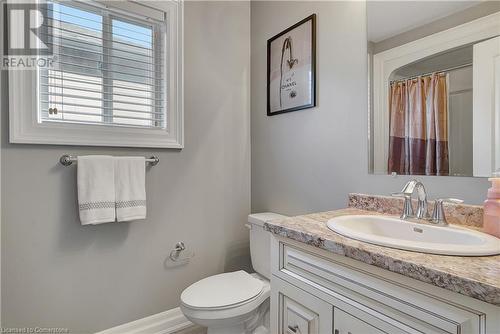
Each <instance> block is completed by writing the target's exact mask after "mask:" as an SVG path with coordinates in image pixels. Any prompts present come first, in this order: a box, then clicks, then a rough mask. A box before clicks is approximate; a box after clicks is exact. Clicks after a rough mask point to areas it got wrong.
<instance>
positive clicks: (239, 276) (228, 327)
mask: <svg viewBox="0 0 500 334" xmlns="http://www.w3.org/2000/svg"><path fill="white" fill-rule="evenodd" d="M279 218H286V216H283V215H279V214H276V213H271V212H265V213H256V214H251V215H249V216H248V225H247V226H248V227H249V229H250V256H251V258H252V265H253V268H254V269H255V271H256V272H255V273H252V274H249V273H247V272H245V271H243V270H240V271H235V272H231V273H223V274H219V275H214V276H210V277H207V278H204V279H202V280H200V281H198V282H196V283H194V284H192V285H191V286H189V287H188V288H186V289H185V290H184V291H183V292H182V294H181V306H180V307H181V310H182V312H183V313H184V315H185V316H186V317H187V318H188V319H189V320H190V321H192V322H193V323H195V324H198V325H201V326H204V327H207V328H208V330H207V334H269V295H270V292H271V287H270V283H269V280H270V278H271V263H270V247H271V235H270V233H269V232H266V231H265V230H264V228H263V225H264V223H265V222H268V221H270V220H273V219H279Z"/></svg>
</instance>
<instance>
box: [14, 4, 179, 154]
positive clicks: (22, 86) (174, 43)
mask: <svg viewBox="0 0 500 334" xmlns="http://www.w3.org/2000/svg"><path fill="white" fill-rule="evenodd" d="M142 3H147V6H142V5H139V4H137V3H134V2H129V1H126V2H111V3H110V2H94V4H98V5H100V6H103V7H104V8H108V9H110V10H112V11H115V12H120V11H122V12H123V13H124V14H125V15H126V16H130V15H131V14H130V13H135V12H138V15H141V16H147V10H148V7H151V8H154V9H155V11H157V10H160V11H162V12H164V13H165V22H166V33H165V34H164V36H162V38H163V43H162V44H163V45H162V46H163V50H162V51H163V52H164V54H165V55H166V57H164V66H165V70H164V72H165V74H164V75H165V84H164V85H163V90H164V96H165V101H164V103H166V104H165V108H166V110H167V115H166V127H165V128H145V127H127V126H110V125H92V124H78V123H62V122H39V94H38V73H39V71H33V70H9V92H10V93H9V123H10V131H9V137H10V142H11V143H23V144H54V145H78V146H82V145H85V146H114V147H152V148H177V149H181V148H183V147H184V111H183V62H182V55H183V2H182V1H176V0H170V1H161V2H155V1H147V2H142ZM149 10H151V9H149ZM144 11H146V13H144ZM132 15H133V14H132ZM118 18H119V19H120V17H118ZM12 28H13V29H12V32H11V33H14V34H15V35H16V36H18V35H19V36H20V35H21V33H22V31H23V30H22V29H21V28H23V27H15V26H14V27H12ZM16 28H17V29H16ZM11 36H12V34H11ZM5 38H7V37H5Z"/></svg>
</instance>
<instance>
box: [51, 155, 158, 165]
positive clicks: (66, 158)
mask: <svg viewBox="0 0 500 334" xmlns="http://www.w3.org/2000/svg"><path fill="white" fill-rule="evenodd" d="M76 161H77V157H75V156H73V155H69V154H65V155H63V156H62V157H61V158H60V159H59V162H60V163H61V165H63V166H71V165H72V164H73V163H76ZM159 162H160V158H158V157H156V156H154V155H153V156H152V157H149V158H146V163H149V165H150V166H156V165H158V163H159Z"/></svg>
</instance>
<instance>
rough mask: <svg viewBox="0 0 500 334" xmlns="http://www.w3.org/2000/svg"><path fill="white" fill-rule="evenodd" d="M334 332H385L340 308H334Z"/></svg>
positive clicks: (381, 333) (377, 333)
mask: <svg viewBox="0 0 500 334" xmlns="http://www.w3.org/2000/svg"><path fill="white" fill-rule="evenodd" d="M333 328H334V331H333V333H334V334H384V333H385V332H384V331H382V330H380V329H378V328H376V327H374V326H372V325H370V324H368V323H367V322H365V321H363V320H361V319H358V318H356V317H355V316H353V315H351V314H349V313H347V312H344V311H342V310H341V309H339V308H335V309H334V310H333Z"/></svg>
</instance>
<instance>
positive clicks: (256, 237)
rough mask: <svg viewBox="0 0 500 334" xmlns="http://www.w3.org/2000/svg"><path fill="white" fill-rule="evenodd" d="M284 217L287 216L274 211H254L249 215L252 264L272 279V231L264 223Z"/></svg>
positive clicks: (259, 271)
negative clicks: (265, 227) (267, 229)
mask: <svg viewBox="0 0 500 334" xmlns="http://www.w3.org/2000/svg"><path fill="white" fill-rule="evenodd" d="M284 218H287V217H286V216H283V215H280V214H277V213H272V212H262V213H253V214H251V215H249V216H248V223H249V227H250V256H251V258H252V266H253V268H254V269H255V271H256V272H257V273H259V274H260V275H262V276H264V277H266V278H267V279H271V233H269V232H267V231H265V230H264V223H265V222H268V221H271V220H273V219H284Z"/></svg>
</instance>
